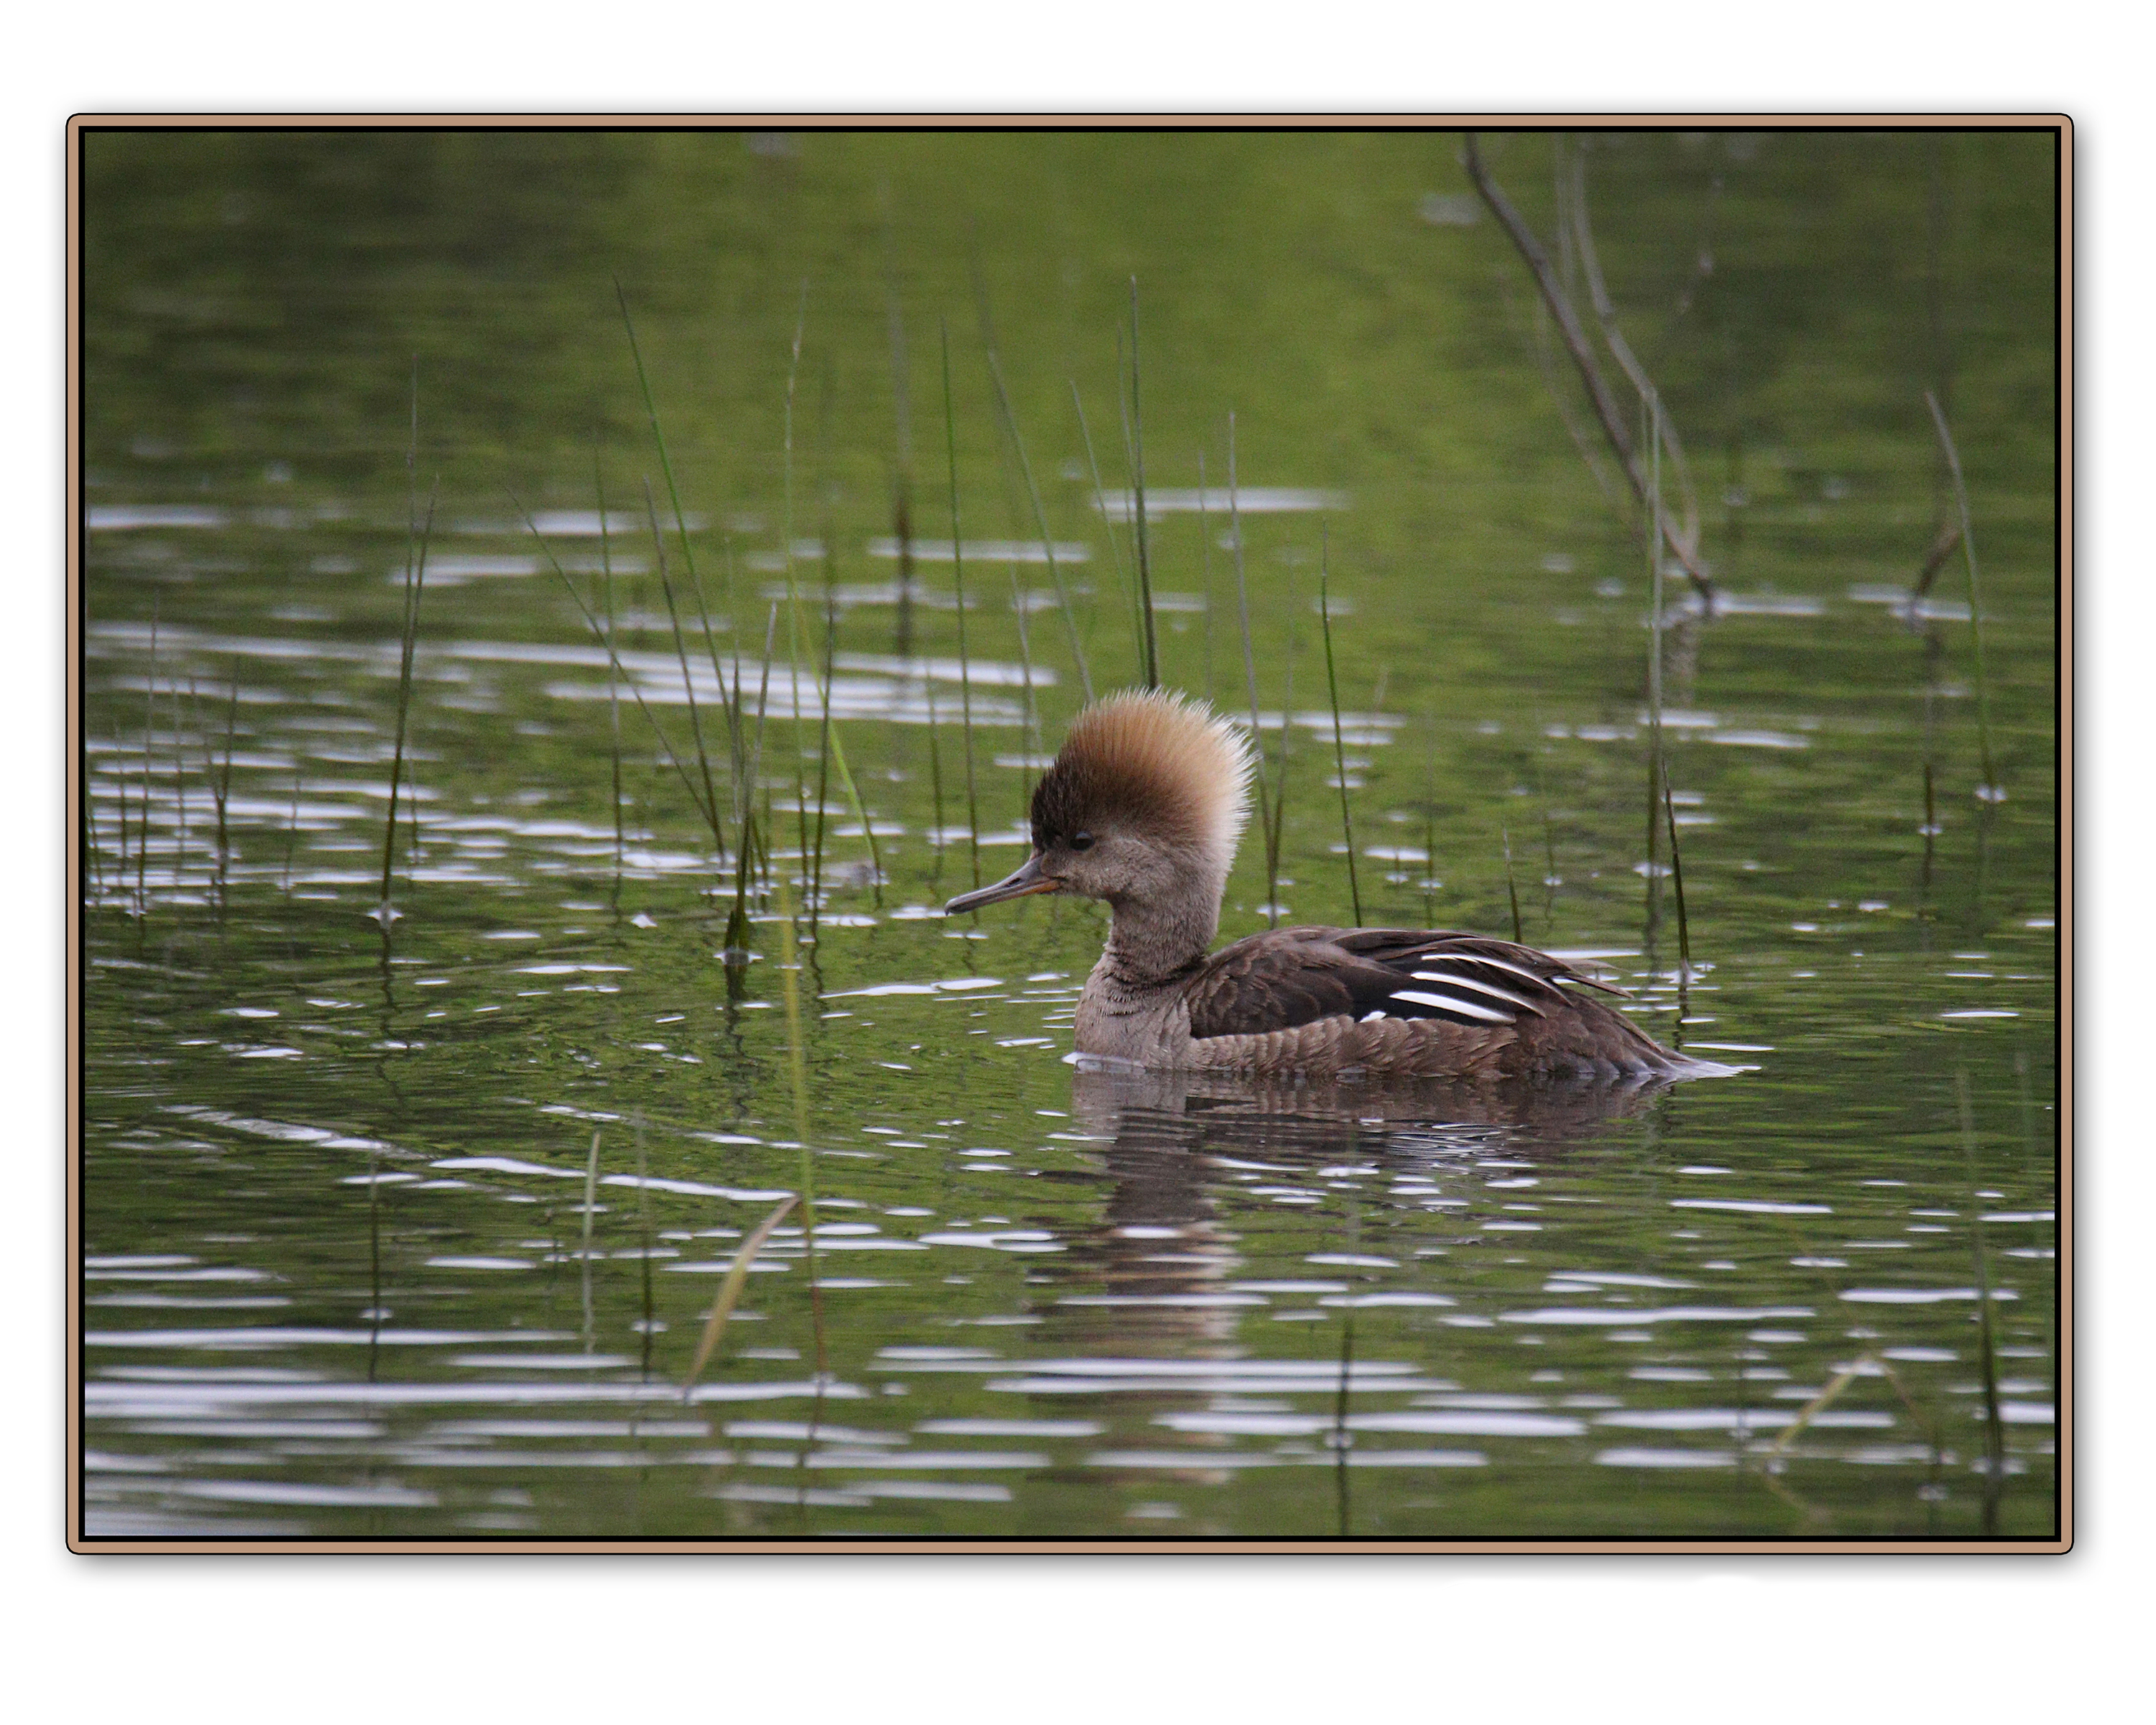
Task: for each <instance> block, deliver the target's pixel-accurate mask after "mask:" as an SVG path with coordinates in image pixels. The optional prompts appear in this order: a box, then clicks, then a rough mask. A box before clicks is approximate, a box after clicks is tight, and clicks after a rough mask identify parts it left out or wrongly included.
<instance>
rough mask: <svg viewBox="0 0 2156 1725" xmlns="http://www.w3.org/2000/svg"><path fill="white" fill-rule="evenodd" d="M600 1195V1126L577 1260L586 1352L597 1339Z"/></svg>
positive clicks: (589, 1165) (588, 1165)
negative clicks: (595, 1229) (595, 1226)
mask: <svg viewBox="0 0 2156 1725" xmlns="http://www.w3.org/2000/svg"><path fill="white" fill-rule="evenodd" d="M598 1195H599V1128H598V1127H593V1130H592V1148H591V1154H590V1155H589V1156H588V1158H586V1160H585V1163H584V1203H583V1212H584V1235H583V1245H582V1246H581V1248H580V1249H579V1250H578V1251H577V1266H578V1267H579V1268H580V1269H581V1270H582V1271H583V1276H582V1277H581V1283H582V1286H583V1307H584V1311H583V1317H584V1352H585V1353H590V1352H591V1351H592V1348H593V1343H594V1341H595V1340H596V1337H594V1335H593V1329H592V1219H593V1215H594V1214H597V1212H598Z"/></svg>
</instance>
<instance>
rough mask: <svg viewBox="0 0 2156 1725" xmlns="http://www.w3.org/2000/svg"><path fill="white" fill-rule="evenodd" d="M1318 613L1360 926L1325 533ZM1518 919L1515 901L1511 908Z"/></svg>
mask: <svg viewBox="0 0 2156 1725" xmlns="http://www.w3.org/2000/svg"><path fill="white" fill-rule="evenodd" d="M1317 616H1318V621H1319V623H1320V624H1321V625H1322V627H1323V629H1324V631H1325V691H1326V694H1327V696H1328V697H1329V698H1330V700H1331V701H1332V760H1333V766H1334V771H1335V773H1336V774H1337V778H1338V779H1339V783H1340V836H1341V837H1342V839H1345V840H1346V841H1347V895H1348V898H1349V900H1350V901H1351V902H1352V903H1353V905H1354V907H1355V926H1356V927H1358V928H1360V927H1362V926H1363V889H1362V886H1361V884H1360V883H1359V882H1358V880H1357V878H1356V874H1355V822H1354V819H1353V816H1352V815H1350V814H1349V813H1348V809H1347V743H1346V742H1345V741H1344V739H1343V737H1342V732H1341V728H1340V678H1339V674H1338V673H1337V671H1336V670H1334V669H1333V664H1332V592H1331V577H1330V571H1329V568H1328V553H1327V536H1326V532H1325V530H1324V529H1323V528H1322V526H1321V527H1320V528H1319V529H1318V536H1317ZM1512 920H1513V922H1515V923H1517V922H1518V921H1519V911H1518V907H1517V901H1516V903H1515V906H1514V909H1513V912H1512Z"/></svg>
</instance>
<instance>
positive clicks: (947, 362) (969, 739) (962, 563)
mask: <svg viewBox="0 0 2156 1725" xmlns="http://www.w3.org/2000/svg"><path fill="white" fill-rule="evenodd" d="M937 329H938V330H939V331H941V332H942V338H943V447H944V452H945V455H946V458H947V462H948V465H949V468H950V475H951V580H952V585H953V587H954V588H956V589H957V614H958V706H959V725H960V727H961V731H962V735H963V738H964V743H965V753H966V855H967V859H968V862H969V863H970V864H971V865H972V868H973V885H974V886H975V888H976V889H978V887H979V886H980V884H981V800H980V794H979V790H978V786H977V785H976V783H975V781H974V778H973V672H972V671H971V670H970V669H969V668H968V660H967V652H966V557H965V547H964V545H963V543H962V534H961V530H960V527H959V524H958V417H957V408H956V407H955V406H954V405H953V403H952V398H951V326H950V323H949V321H948V320H947V319H943V318H938V319H937Z"/></svg>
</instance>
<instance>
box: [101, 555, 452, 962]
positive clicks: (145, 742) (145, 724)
mask: <svg viewBox="0 0 2156 1725" xmlns="http://www.w3.org/2000/svg"><path fill="white" fill-rule="evenodd" d="M407 555H409V553H407ZM157 609H158V607H157V594H156V593H151V595H150V675H149V685H150V686H149V688H148V690H147V691H146V692H145V693H144V695H143V696H142V834H141V842H140V843H139V844H137V845H136V848H135V916H136V922H138V923H146V922H148V921H149V917H150V873H149V870H150V759H151V755H152V754H154V753H155V752H156V746H157Z"/></svg>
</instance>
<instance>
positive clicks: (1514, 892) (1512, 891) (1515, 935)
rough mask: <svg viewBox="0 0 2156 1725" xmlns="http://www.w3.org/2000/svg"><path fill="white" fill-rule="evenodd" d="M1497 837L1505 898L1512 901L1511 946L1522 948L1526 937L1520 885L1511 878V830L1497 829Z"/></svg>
mask: <svg viewBox="0 0 2156 1725" xmlns="http://www.w3.org/2000/svg"><path fill="white" fill-rule="evenodd" d="M1497 837H1498V839H1499V841H1500V842H1501V844H1502V845H1504V847H1505V896H1506V897H1507V899H1509V900H1510V901H1512V944H1513V945H1515V946H1524V945H1525V944H1526V943H1527V936H1526V935H1525V934H1524V933H1523V932H1522V928H1521V925H1520V885H1519V882H1518V881H1517V880H1515V879H1513V877H1512V829H1511V828H1510V827H1505V826H1501V827H1499V828H1498V829H1497Z"/></svg>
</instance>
